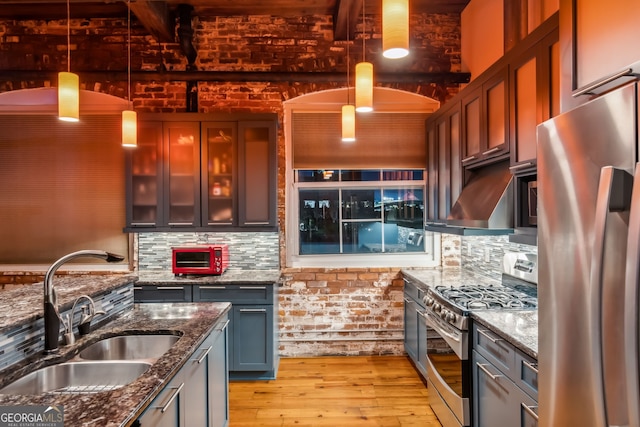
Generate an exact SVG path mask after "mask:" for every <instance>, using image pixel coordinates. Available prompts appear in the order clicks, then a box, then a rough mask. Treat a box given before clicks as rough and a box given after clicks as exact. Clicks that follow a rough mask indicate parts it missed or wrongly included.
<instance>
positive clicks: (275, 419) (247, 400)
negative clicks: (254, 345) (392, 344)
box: [229, 356, 441, 427]
mask: <svg viewBox="0 0 640 427" xmlns="http://www.w3.org/2000/svg"><path fill="white" fill-rule="evenodd" d="M229 388H230V391H229V406H230V423H229V427H245V426H268V427H270V426H296V427H318V426H332V427H351V426H383V427H396V426H420V427H441V425H440V423H439V422H438V419H437V418H436V416H435V415H434V414H433V412H432V411H431V408H430V407H429V404H428V403H427V394H428V392H427V388H426V386H425V384H424V383H423V382H422V381H421V379H420V376H419V375H418V373H417V372H416V371H415V369H414V368H413V366H412V365H411V363H410V362H409V360H408V359H407V358H406V357H402V356H348V357H347V356H345V357H313V358H283V359H281V360H280V369H279V370H278V378H277V379H276V380H274V381H241V382H237V381H234V382H231V383H230V384H229Z"/></svg>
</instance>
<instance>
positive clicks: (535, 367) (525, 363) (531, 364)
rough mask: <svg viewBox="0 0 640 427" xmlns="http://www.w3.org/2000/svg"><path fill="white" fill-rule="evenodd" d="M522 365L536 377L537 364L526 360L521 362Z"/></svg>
mask: <svg viewBox="0 0 640 427" xmlns="http://www.w3.org/2000/svg"><path fill="white" fill-rule="evenodd" d="M522 364H523V365H524V366H526V367H527V368H529V369H531V370H532V371H533V372H534V373H535V374H536V375H538V364H537V363H535V364H534V363H529V362H527V361H526V360H523V361H522Z"/></svg>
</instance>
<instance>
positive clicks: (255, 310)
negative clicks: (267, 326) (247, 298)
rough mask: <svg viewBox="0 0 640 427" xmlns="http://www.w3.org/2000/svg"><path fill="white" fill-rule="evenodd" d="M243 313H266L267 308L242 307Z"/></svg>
mask: <svg viewBox="0 0 640 427" xmlns="http://www.w3.org/2000/svg"><path fill="white" fill-rule="evenodd" d="M240 312H241V313H266V312H267V309H266V308H241V309H240Z"/></svg>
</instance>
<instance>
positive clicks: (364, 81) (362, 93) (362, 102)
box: [356, 0, 373, 113]
mask: <svg viewBox="0 0 640 427" xmlns="http://www.w3.org/2000/svg"><path fill="white" fill-rule="evenodd" d="M365 39H366V35H365V16H364V0H362V62H360V63H358V64H357V65H356V111H357V112H358V113H369V112H371V111H373V64H372V63H371V62H366V61H365V54H366V49H365Z"/></svg>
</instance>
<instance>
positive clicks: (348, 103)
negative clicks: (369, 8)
mask: <svg viewBox="0 0 640 427" xmlns="http://www.w3.org/2000/svg"><path fill="white" fill-rule="evenodd" d="M350 66H351V64H350V62H349V8H347V105H351V96H350V94H349V78H350V77H349V68H350Z"/></svg>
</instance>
